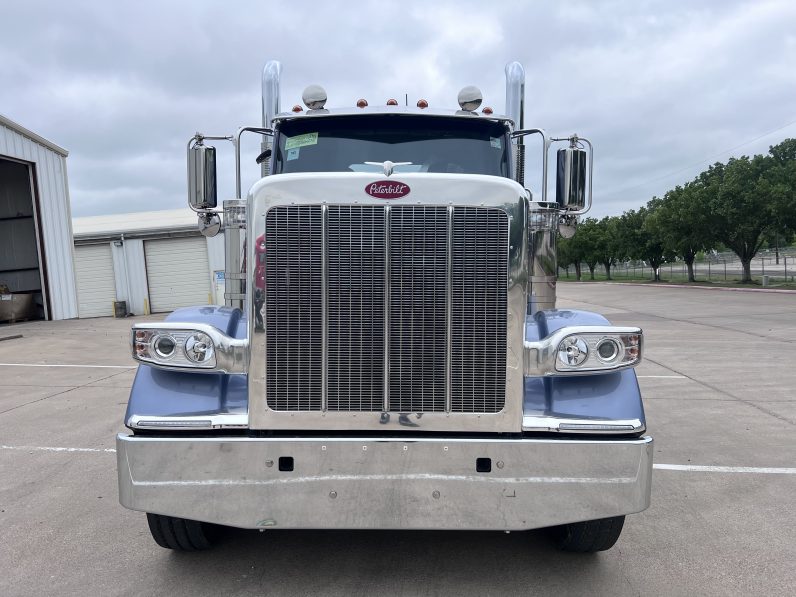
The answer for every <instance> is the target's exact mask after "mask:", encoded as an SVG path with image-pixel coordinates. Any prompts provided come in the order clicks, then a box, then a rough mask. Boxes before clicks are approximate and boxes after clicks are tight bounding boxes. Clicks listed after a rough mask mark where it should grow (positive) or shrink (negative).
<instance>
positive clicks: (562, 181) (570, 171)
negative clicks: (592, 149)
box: [556, 147, 587, 211]
mask: <svg viewBox="0 0 796 597" xmlns="http://www.w3.org/2000/svg"><path fill="white" fill-rule="evenodd" d="M586 157H587V155H586V151H584V150H583V149H578V148H577V147H567V148H566V149H559V150H558V152H557V158H558V168H557V173H556V203H558V205H559V206H560V207H561V209H565V210H568V211H580V210H582V209H583V208H584V207H586Z"/></svg>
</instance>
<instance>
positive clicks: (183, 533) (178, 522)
mask: <svg viewBox="0 0 796 597" xmlns="http://www.w3.org/2000/svg"><path fill="white" fill-rule="evenodd" d="M146 519H147V522H148V523H149V532H150V533H152V538H153V539H154V540H155V543H157V544H158V545H160V546H161V547H164V548H166V549H173V550H175V551H202V550H205V549H210V548H211V547H212V546H213V541H212V536H211V533H210V525H208V524H207V523H203V522H198V521H196V520H186V519H185V518H176V517H174V516H163V515H162V514H150V513H149V512H147V515H146Z"/></svg>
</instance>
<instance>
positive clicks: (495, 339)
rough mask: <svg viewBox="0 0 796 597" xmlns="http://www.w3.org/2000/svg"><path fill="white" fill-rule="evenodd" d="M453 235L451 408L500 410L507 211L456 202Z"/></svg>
mask: <svg viewBox="0 0 796 597" xmlns="http://www.w3.org/2000/svg"><path fill="white" fill-rule="evenodd" d="M451 237H452V239H451V247H452V249H451V251H452V255H451V274H450V279H451V282H450V284H451V289H450V293H451V314H450V319H451V381H450V383H451V411H453V412H483V413H494V412H498V411H500V410H501V409H502V408H503V406H504V403H505V397H506V286H507V283H508V281H507V275H508V272H507V270H506V259H507V256H506V251H507V248H508V220H507V218H506V214H505V212H503V211H501V210H498V209H482V208H474V207H464V208H456V209H455V210H454V211H453V229H452V231H451Z"/></svg>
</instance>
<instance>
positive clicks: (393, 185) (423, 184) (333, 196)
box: [248, 172, 526, 215]
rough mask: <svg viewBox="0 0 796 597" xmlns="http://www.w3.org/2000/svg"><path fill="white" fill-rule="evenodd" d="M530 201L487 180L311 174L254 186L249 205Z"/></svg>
mask: <svg viewBox="0 0 796 597" xmlns="http://www.w3.org/2000/svg"><path fill="white" fill-rule="evenodd" d="M525 195H526V193H525V190H524V189H523V188H522V187H521V186H520V185H519V184H518V183H516V182H515V181H513V180H510V179H508V178H501V177H498V176H486V175H482V174H439V173H428V172H424V173H418V172H413V173H400V174H393V175H391V176H384V174H382V173H369V172H368V173H365V172H324V173H317V172H306V173H296V174H276V175H273V176H268V177H266V178H263V179H261V180H259V181H258V182H257V183H255V184H254V186H252V188H251V190H250V191H249V197H248V199H249V208H250V209H251V208H252V207H254V206H255V205H258V206H262V205H267V204H269V203H271V202H274V201H275V202H277V203H281V204H284V203H295V204H297V205H300V204H305V205H306V204H318V203H324V202H328V203H352V202H353V203H360V204H370V205H374V204H375V205H379V204H384V205H387V204H389V205H417V204H418V203H422V204H437V205H440V204H443V205H454V206H455V205H466V206H478V205H480V204H482V203H483V202H484V201H485V200H487V199H490V200H491V201H489V203H492V204H494V203H495V200H496V199H499V200H501V201H504V202H505V203H506V204H508V205H515V204H516V203H517V201H518V200H519V199H521V198H524V197H525ZM266 198H267V199H268V200H267V201H264V199H266ZM257 215H264V214H257Z"/></svg>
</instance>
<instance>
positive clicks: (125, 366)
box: [0, 363, 138, 369]
mask: <svg viewBox="0 0 796 597" xmlns="http://www.w3.org/2000/svg"><path fill="white" fill-rule="evenodd" d="M0 367H72V368H75V369H135V368H136V367H138V365H54V364H50V363H0Z"/></svg>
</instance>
